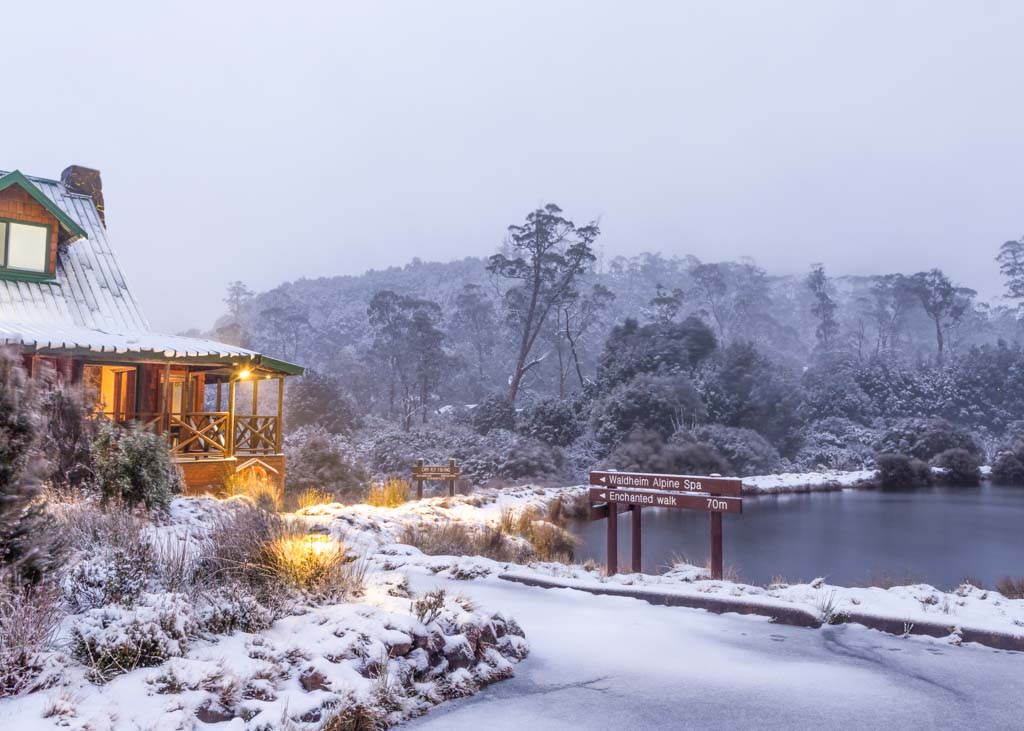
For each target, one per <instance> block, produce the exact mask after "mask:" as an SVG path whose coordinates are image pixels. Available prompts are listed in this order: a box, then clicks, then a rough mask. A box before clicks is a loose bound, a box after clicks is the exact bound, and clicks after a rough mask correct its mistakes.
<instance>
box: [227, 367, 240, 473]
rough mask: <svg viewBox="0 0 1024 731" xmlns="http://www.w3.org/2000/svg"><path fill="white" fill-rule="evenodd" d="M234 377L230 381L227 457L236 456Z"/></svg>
mask: <svg viewBox="0 0 1024 731" xmlns="http://www.w3.org/2000/svg"><path fill="white" fill-rule="evenodd" d="M236 383H237V381H236V380H235V377H234V376H230V380H229V381H228V435H227V439H226V440H225V441H226V442H227V444H225V445H224V451H225V453H226V455H225V456H227V457H229V458H230V457H234V456H235V384H236Z"/></svg>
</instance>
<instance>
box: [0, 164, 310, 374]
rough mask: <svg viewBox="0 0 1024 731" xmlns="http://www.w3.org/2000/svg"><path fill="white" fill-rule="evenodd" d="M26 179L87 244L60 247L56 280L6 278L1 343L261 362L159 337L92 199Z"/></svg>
mask: <svg viewBox="0 0 1024 731" xmlns="http://www.w3.org/2000/svg"><path fill="white" fill-rule="evenodd" d="M4 174H5V173H4V172H3V171H0V176H2V175H4ZM26 178H27V179H28V180H29V181H30V182H31V183H32V184H33V185H35V186H36V187H37V188H38V189H39V190H40V191H41V192H42V193H43V194H44V195H45V196H46V197H47V198H49V199H50V200H51V201H53V202H54V204H56V205H57V207H58V208H60V209H61V210H62V211H64V212H65V213H66V214H67V215H68V216H69V217H70V218H71V219H72V220H73V221H74V222H75V223H77V224H78V225H79V226H81V228H82V229H83V230H84V231H85V232H86V236H87V238H81V239H77V240H75V241H72V242H71V243H69V244H62V245H61V246H60V248H59V250H58V254H57V271H56V278H55V279H53V280H49V281H42V282H29V281H16V280H10V279H3V278H0V344H17V345H23V346H28V347H34V348H37V349H44V348H45V349H50V350H90V351H94V352H98V353H140V354H145V353H149V354H152V355H156V356H163V357H170V358H182V357H202V356H215V357H218V358H230V357H242V358H248V359H259V358H260V356H259V354H258V353H255V352H253V351H251V350H246V349H245V348H239V347H237V346H234V345H226V344H224V343H218V342H214V341H212V340H204V339H202V338H190V337H182V336H179V335H163V334H159V333H154V332H152V331H151V330H150V329H149V323H148V322H147V320H146V316H145V315H144V314H143V312H142V308H141V307H140V306H139V303H138V301H137V300H136V299H135V297H134V295H133V294H132V292H131V289H129V287H128V281H127V278H126V277H125V275H124V272H123V271H122V270H121V267H120V265H119V264H118V261H117V256H116V255H115V254H114V250H113V248H112V247H111V245H110V241H109V239H108V238H107V230H106V228H105V227H104V226H103V224H102V222H101V221H100V216H99V213H98V212H97V210H96V206H95V204H94V203H93V200H92V198H90V197H89V196H86V195H80V194H77V193H72V192H70V191H68V190H67V189H66V188H65V187H64V185H62V184H61V183H60V182H58V181H56V180H48V179H46V178H36V177H32V176H26ZM298 372H301V369H299V371H298Z"/></svg>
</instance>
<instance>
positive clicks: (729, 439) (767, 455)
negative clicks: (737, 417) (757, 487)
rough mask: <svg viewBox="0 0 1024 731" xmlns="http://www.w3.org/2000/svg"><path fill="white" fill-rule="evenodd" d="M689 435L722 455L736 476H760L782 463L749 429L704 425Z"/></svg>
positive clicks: (758, 435)
mask: <svg viewBox="0 0 1024 731" xmlns="http://www.w3.org/2000/svg"><path fill="white" fill-rule="evenodd" d="M693 435H694V436H695V437H696V440H697V441H699V442H704V443H705V444H708V445H710V446H711V447H712V448H713V449H714V450H715V451H716V452H718V453H719V454H720V455H722V456H723V457H724V458H725V459H726V461H727V462H728V463H729V464H730V465H731V466H732V468H733V470H735V471H736V474H738V475H764V474H768V473H771V472H774V471H776V470H778V469H779V467H780V466H781V464H782V458H781V457H780V456H779V452H778V450H777V449H775V447H773V446H772V445H771V444H770V443H769V442H768V440H767V439H765V438H764V437H763V436H761V435H760V434H758V433H757V432H756V431H754V430H753V429H744V428H742V427H735V426H722V425H721V424H708V425H705V426H700V427H698V428H696V429H694V430H693Z"/></svg>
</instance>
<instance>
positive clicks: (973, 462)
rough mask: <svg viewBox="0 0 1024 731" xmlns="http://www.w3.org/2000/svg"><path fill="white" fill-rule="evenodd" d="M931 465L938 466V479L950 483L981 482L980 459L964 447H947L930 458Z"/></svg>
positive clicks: (966, 483)
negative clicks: (939, 470)
mask: <svg viewBox="0 0 1024 731" xmlns="http://www.w3.org/2000/svg"><path fill="white" fill-rule="evenodd" d="M931 463H932V465H934V466H935V467H938V468H940V469H941V470H942V471H941V472H940V479H941V480H942V481H943V482H945V483H947V484H950V485H978V484H980V483H981V461H980V460H979V459H978V458H977V456H975V455H973V454H971V453H970V452H968V451H967V450H966V449H947V450H946V451H945V452H939V453H938V454H937V455H935V456H934V457H933V458H932V462H931Z"/></svg>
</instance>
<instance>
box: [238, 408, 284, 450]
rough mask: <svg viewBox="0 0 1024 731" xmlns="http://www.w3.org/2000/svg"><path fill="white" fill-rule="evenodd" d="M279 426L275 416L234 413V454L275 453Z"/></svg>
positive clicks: (277, 444)
mask: <svg viewBox="0 0 1024 731" xmlns="http://www.w3.org/2000/svg"><path fill="white" fill-rule="evenodd" d="M279 426H280V424H279V422H278V419H277V417H276V416H240V415H238V414H235V454H277V452H278V451H279V449H278V447H279V441H278V428H279Z"/></svg>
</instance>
